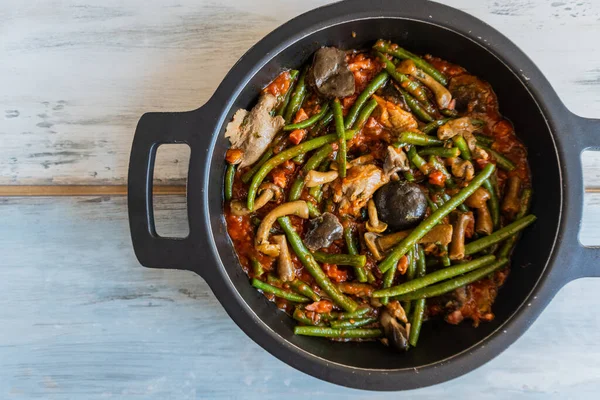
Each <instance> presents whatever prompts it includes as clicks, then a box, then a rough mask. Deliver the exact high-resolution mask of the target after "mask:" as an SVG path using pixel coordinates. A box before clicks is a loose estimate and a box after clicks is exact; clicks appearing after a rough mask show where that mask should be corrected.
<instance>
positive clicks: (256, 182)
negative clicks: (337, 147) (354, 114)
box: [247, 131, 354, 211]
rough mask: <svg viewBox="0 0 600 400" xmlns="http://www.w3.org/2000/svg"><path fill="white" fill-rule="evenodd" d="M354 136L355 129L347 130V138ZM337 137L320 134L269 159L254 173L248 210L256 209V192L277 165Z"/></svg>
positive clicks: (330, 141)
mask: <svg viewBox="0 0 600 400" xmlns="http://www.w3.org/2000/svg"><path fill="white" fill-rule="evenodd" d="M353 136H354V131H347V132H346V139H348V140H349V139H352V137H353ZM336 139H337V135H335V134H330V135H325V136H319V137H317V138H314V139H311V140H307V141H306V142H303V143H300V144H299V145H297V146H294V147H290V148H289V149H287V150H284V151H282V152H281V153H279V154H277V155H276V156H274V157H273V158H271V159H270V160H269V161H267V162H266V163H264V164H263V165H262V166H261V167H260V169H259V170H258V171H257V172H256V174H254V177H252V183H250V188H249V189H248V205H247V207H248V210H251V211H252V210H253V209H254V200H255V199H256V193H257V191H258V187H259V186H260V184H261V183H262V181H263V179H265V177H266V176H267V174H268V173H269V172H271V171H272V170H273V169H274V168H275V167H277V166H279V165H280V164H282V163H284V162H286V161H287V160H291V159H292V158H294V157H296V156H297V155H298V154H302V153H306V152H309V151H311V150H314V149H317V148H319V147H321V146H324V145H326V144H329V143H333V142H335V141H336Z"/></svg>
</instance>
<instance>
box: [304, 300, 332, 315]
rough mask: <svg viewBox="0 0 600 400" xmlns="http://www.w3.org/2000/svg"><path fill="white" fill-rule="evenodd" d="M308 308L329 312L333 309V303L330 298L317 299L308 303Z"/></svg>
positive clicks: (309, 309) (319, 311)
mask: <svg viewBox="0 0 600 400" xmlns="http://www.w3.org/2000/svg"><path fill="white" fill-rule="evenodd" d="M306 309H307V310H308V311H315V312H318V313H327V312H331V310H333V303H331V302H330V301H328V300H321V301H315V302H314V303H312V304H309V305H307V306H306Z"/></svg>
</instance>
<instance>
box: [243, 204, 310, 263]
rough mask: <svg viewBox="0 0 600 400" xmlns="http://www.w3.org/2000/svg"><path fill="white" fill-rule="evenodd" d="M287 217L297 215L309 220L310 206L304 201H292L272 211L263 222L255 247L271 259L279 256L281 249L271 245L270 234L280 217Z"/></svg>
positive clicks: (255, 239)
mask: <svg viewBox="0 0 600 400" xmlns="http://www.w3.org/2000/svg"><path fill="white" fill-rule="evenodd" d="M285 215H295V216H297V217H300V218H304V219H307V218H308V206H307V205H306V202H305V201H303V200H297V201H291V202H289V203H283V204H281V205H279V206H277V207H275V208H274V209H272V210H271V211H270V212H269V213H268V214H267V215H266V216H265V217H264V218H263V220H262V221H261V223H260V226H259V227H258V231H256V236H255V238H254V246H255V247H256V249H257V250H258V251H260V252H261V253H264V254H266V255H268V256H271V257H277V256H278V255H279V247H278V246H277V245H273V244H271V243H269V232H270V230H271V227H272V226H273V224H274V223H275V221H276V220H277V218H279V217H283V216H285Z"/></svg>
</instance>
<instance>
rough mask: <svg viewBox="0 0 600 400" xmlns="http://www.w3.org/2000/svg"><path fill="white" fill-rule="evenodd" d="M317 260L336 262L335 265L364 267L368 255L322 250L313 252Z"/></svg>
mask: <svg viewBox="0 0 600 400" xmlns="http://www.w3.org/2000/svg"><path fill="white" fill-rule="evenodd" d="M313 256H314V257H315V260H317V261H318V262H321V263H327V264H335V265H349V266H351V267H364V266H365V264H366V263H367V256H365V255H352V254H328V253H323V252H322V251H315V252H314V253H313Z"/></svg>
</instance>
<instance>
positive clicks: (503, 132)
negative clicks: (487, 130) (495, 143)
mask: <svg viewBox="0 0 600 400" xmlns="http://www.w3.org/2000/svg"><path fill="white" fill-rule="evenodd" d="M511 133H513V127H512V125H511V123H510V122H508V121H507V120H505V119H503V120H502V121H499V122H498V123H497V124H496V125H494V136H496V137H498V138H501V137H504V136H507V135H510V134H511Z"/></svg>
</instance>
